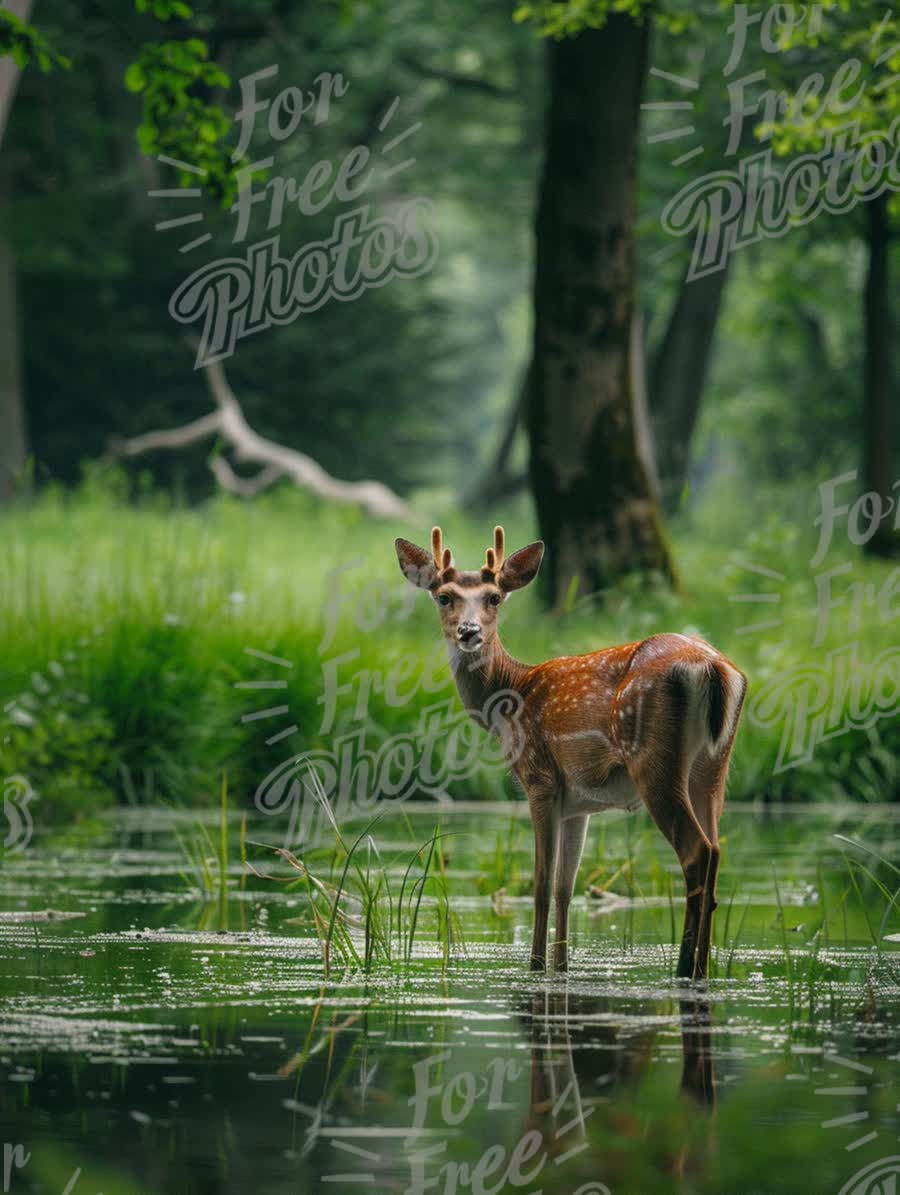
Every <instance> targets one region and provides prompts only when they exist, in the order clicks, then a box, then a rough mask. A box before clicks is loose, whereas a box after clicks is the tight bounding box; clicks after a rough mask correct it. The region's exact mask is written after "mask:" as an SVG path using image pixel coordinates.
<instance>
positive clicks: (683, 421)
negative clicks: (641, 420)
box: [650, 254, 731, 512]
mask: <svg viewBox="0 0 900 1195" xmlns="http://www.w3.org/2000/svg"><path fill="white" fill-rule="evenodd" d="M730 261H731V255H730V254H729V255H728V257H726V259H725V265H724V267H723V268H722V269H721V270H716V271H715V273H713V274H704V275H703V276H702V277H701V278H694V279H691V278H690V277H689V273H690V267H688V270H687V271H686V273H685V277H684V279H683V280H682V283H681V287H680V289H679V291H678V297H677V299H676V300H675V306H674V308H673V309H672V315H671V317H670V319H669V323H668V325H667V327H666V331H665V334H664V336H663V338H662V342H661V344H660V346H659V349H658V350H657V353H656V356H655V358H654V361H653V370H652V374H651V383H650V409H651V413H652V419H653V429H654V436H655V442H656V465H657V470H658V473H659V479H660V492H661V495H662V501H663V507H664V509H665V510H667V511H669V512H671V511H673V510H675V509H676V508H677V507H678V503H679V501H680V499H681V495H682V493H683V491H684V486H685V483H686V481H687V475H688V466H689V464H690V450H691V439H692V437H693V434H694V427H695V426H696V423H697V415H698V414H699V411H700V399H701V398H702V396H703V386H704V384H705V382H706V373H707V369H708V367H709V361H710V357H711V356H712V346H713V340H714V338H715V334H716V324H717V323H718V320H719V312H720V310H721V307H722V295H723V292H724V289H725V278H726V275H727V273H728V267H729V263H730Z"/></svg>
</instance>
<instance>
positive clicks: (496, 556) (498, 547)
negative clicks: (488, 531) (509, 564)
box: [482, 527, 506, 573]
mask: <svg viewBox="0 0 900 1195" xmlns="http://www.w3.org/2000/svg"><path fill="white" fill-rule="evenodd" d="M505 542H506V540H505V536H504V534H503V528H502V527H495V528H494V546H493V547H492V548H488V550H487V552H486V553H485V556H484V564H483V565H482V568H485V569H487V571H488V572H489V573H498V572H499V571H500V566H501V565H502V564H503V559H504V546H505Z"/></svg>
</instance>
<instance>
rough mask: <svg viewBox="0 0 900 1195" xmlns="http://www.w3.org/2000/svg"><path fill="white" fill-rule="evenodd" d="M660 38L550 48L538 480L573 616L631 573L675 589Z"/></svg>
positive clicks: (555, 586) (552, 594) (618, 32)
mask: <svg viewBox="0 0 900 1195" xmlns="http://www.w3.org/2000/svg"><path fill="white" fill-rule="evenodd" d="M648 38H649V28H648V25H647V23H646V21H645V23H644V24H643V25H638V24H636V23H635V22H634V21H632V20H631V18H630V17H627V16H624V15H622V14H618V13H616V14H612V15H611V16H610V17H609V19H608V21H607V23H606V25H605V26H604V27H603V28H602V29H599V30H595V29H591V30H586V31H585V32H583V33H580V34H579V35H578V36H577V37H574V38H571V39H568V40H564V41H560V42H556V43H554V44H552V45H551V46H550V47H549V60H550V61H549V70H550V107H549V114H548V127H547V135H546V147H547V148H546V156H545V161H544V170H543V178H542V182H541V189H540V200H539V204H538V212H537V222H536V236H537V246H536V249H537V252H536V267H535V282H534V308H535V326H534V347H533V358H532V371H531V386H530V394H529V411H528V431H529V441H530V450H531V451H530V476H531V485H532V492H533V494H534V499H535V504H536V507H537V515H538V522H539V525H540V530H541V534H542V536H543V538H544V541H545V543H546V545H547V555H546V557H545V565H544V569H543V570H542V574H541V576H542V583H543V586H544V594H545V597H546V598H547V599H548V601H549V602H550V603H551V604H552V605H554V606H557V607H559V606H560V605H561V604H562V603H563V602H564V601H565V600H566V599H567V597H569V596H574V594H575V593H576V592H581V593H590V592H594V591H596V590H598V589H602V588H604V587H606V586H608V585H610V584H612V583H613V582H615V581H616V580H617V579H618V578H619V577H621V576H622V575H623V574H625V573H627V572H630V571H635V570H639V571H644V572H649V571H651V570H656V571H658V572H660V573H662V574H663V575H664V576H667V577H670V578H671V577H672V576H673V569H672V564H671V560H670V557H669V552H668V548H667V546H666V542H665V538H664V535H663V528H662V520H661V516H660V512H659V507H658V505H657V503H656V502H655V500H654V498H653V494H652V492H651V488H650V484H649V481H648V478H647V472H646V469H645V468H644V466H643V464H642V462H641V459H640V456H639V453H638V445H637V436H636V429H635V418H634V404H633V394H632V376H633V370H632V361H631V356H632V318H633V312H634V304H635V279H634V255H635V254H634V219H635V179H636V173H637V143H638V129H639V117H640V98H641V91H642V87H643V82H644V76H645V74H646V69H647V51H648Z"/></svg>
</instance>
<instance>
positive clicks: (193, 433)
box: [109, 361, 413, 522]
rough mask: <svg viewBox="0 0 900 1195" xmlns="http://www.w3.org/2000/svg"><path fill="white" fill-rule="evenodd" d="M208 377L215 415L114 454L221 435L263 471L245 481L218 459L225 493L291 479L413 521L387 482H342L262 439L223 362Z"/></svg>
mask: <svg viewBox="0 0 900 1195" xmlns="http://www.w3.org/2000/svg"><path fill="white" fill-rule="evenodd" d="M203 372H204V377H205V378H206V384H207V387H208V388H209V392H210V394H211V396H212V398H213V401H214V402H215V404H216V410H215V411H211V412H210V414H208V415H204V416H203V417H202V418H200V419H195V420H194V421H193V422H192V423H187V424H185V426H184V427H175V428H166V429H160V430H156V431H150V432H145V433H144V434H143V435H140V436H133V437H132V438H131V439H127V440H117V441H113V442H112V443H111V444H110V449H109V450H110V453H111V454H112V455H114V456H120V457H133V456H140V455H141V454H142V453H144V452H152V451H154V450H157V449H172V450H177V449H180V448H185V447H187V446H188V445H191V444H196V443H197V442H198V441H200V440H204V439H207V438H209V437H210V436H214V435H218V436H220V437H221V439H222V440H224V441H225V443H226V444H227V445H228V446H229V447H230V448H231V449H232V451H233V452H234V456H235V459H236V460H238V461H241V462H244V463H246V464H253V465H259V466H261V468H260V472H259V473H257V474H256V476H255V477H249V478H248V477H241V476H239V475H238V474H237V473H235V471H234V469H233V468H232V467H231V465H230V463H229V462H228V461H227V460H226V459H225V458H224V457H223V456H222V455H221V454H216V455H214V456H213V457H212V458H211V459H210V462H209V467H210V469H211V470H212V473H213V476H214V477H215V478H216V481H217V482H218V483H219V485H220V486H222V488H223V489H226V490H228V491H229V492H230V493H232V494H240V495H241V496H243V497H249V496H251V495H253V494H257V493H259V491H260V490H263V489H266V488H267V487H268V486H270V485H272V484H273V483H274V482H275V481H277V480H278V479H279V478H281V477H287V478H288V479H289V480H291V481H292V482H293V483H294V484H295V485H298V486H300V487H301V488H302V489H305V490H309V491H310V493H312V494H315V495H316V497H318V498H324V499H327V500H328V501H331V502H341V503H345V504H346V505H350V506H359V507H362V509H363V510H365V511H367V512H368V513H369V514H372V515H377V516H379V517H381V518H394V519H403V520H405V521H407V522H412V521H413V516H412V512H411V511H410V509H409V507H408V506H407V505H406V503H405V502H404V501H403V499H402V498H400V497H399V496H398V495H397V494H395V493H394V491H393V490H392V489H390V488H389V487H388V486H386V485H383V484H382V482H380V481H340V480H339V479H338V478H336V477H332V476H331V474H330V473H328V472H326V470H325V469H323V468H322V466H321V465H320V464H319V463H318V462H317V461H314V460H313V458H312V457H310V456H307V455H306V454H305V453H303V452H298V451H297V450H296V449H294V448H287V447H286V446H285V445H284V444H277V443H276V442H275V441H274V440H267V439H266V438H265V436H260V435H259V434H258V433H257V432H255V431H254V430H253V428H252V427H251V426H250V425H249V424H248V422H247V420H246V418H245V417H244V412H243V410H242V409H241V405H240V403H239V402H238V400H237V398H236V397H235V394H234V391H233V390H232V389H231V386H230V385H229V384H228V379H227V378H226V376H225V370H224V368H223V367H222V363H221V362H220V361H215V362H213V363H212V364H211V365H207V366H206V368H205V369H204V371H203Z"/></svg>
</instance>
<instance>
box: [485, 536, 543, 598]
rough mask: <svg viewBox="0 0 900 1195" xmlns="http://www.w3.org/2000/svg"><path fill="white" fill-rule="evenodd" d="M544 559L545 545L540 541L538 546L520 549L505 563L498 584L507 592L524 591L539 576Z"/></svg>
mask: <svg viewBox="0 0 900 1195" xmlns="http://www.w3.org/2000/svg"><path fill="white" fill-rule="evenodd" d="M543 558H544V545H543V544H542V543H541V541H540V540H538V542H537V543H536V544H529V545H528V547H527V548H519V550H518V552H513V554H512V556H507V558H506V559H505V560H504V561H503V567H502V568H501V569H500V576H499V577H498V578H497V584H498V585H499V586H500V588H501V589H505V590H506V591H507V592H509V591H510V590H513V589H523V588H524V587H525V586H526V585H529V584H530V583H531V582H532V581H533V580H534V579H535V577H536V576H537V575H538V570H539V569H540V567H541V561H542V560H543Z"/></svg>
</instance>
